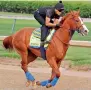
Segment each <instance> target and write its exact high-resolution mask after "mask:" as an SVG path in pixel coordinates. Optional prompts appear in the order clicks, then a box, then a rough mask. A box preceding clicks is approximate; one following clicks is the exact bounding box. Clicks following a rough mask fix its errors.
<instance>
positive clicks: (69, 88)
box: [0, 59, 91, 90]
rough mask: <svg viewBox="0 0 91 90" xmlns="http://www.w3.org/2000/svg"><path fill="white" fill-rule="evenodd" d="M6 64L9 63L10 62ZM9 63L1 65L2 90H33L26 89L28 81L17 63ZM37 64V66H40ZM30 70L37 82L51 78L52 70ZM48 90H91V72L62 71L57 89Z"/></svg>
mask: <svg viewBox="0 0 91 90" xmlns="http://www.w3.org/2000/svg"><path fill="white" fill-rule="evenodd" d="M0 60H1V59H0ZM1 61H2V60H1ZM6 62H8V63H9V62H10V61H6ZM15 62H17V61H15ZM18 62H19V61H18ZM8 63H7V65H6V64H5V63H4V62H3V61H2V63H1V64H0V90H31V87H28V88H26V87H25V82H26V79H25V75H24V72H23V71H22V70H21V68H20V66H19V65H16V64H15V63H12V64H11V65H10V64H8ZM37 64H38V63H36V66H38V65H37ZM29 70H30V71H32V74H33V75H34V76H35V78H36V80H45V79H48V78H49V77H50V73H49V72H50V69H48V68H41V67H40V68H39V70H40V71H39V70H38V68H34V67H33V68H29ZM46 70H47V71H46ZM36 71H37V73H36ZM44 71H45V73H44ZM35 90H47V88H45V87H37V88H36V89H35ZM48 90H91V72H74V71H67V70H65V69H62V76H61V78H60V80H59V82H58V83H57V85H56V86H55V87H53V88H50V89H48Z"/></svg>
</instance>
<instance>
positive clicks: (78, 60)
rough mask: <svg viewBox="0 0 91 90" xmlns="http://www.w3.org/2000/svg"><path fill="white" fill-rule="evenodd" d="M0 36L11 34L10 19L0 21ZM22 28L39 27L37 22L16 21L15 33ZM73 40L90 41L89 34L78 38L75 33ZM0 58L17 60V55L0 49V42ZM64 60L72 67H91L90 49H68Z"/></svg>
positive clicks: (88, 25) (0, 43)
mask: <svg viewBox="0 0 91 90" xmlns="http://www.w3.org/2000/svg"><path fill="white" fill-rule="evenodd" d="M0 21H1V22H0V35H10V34H12V31H11V28H12V23H13V20H12V19H0ZM85 24H86V26H87V27H88V29H89V30H90V29H91V26H90V25H91V24H90V23H85ZM23 27H40V25H39V24H38V22H37V21H35V20H17V21H16V26H15V32H16V31H17V30H19V29H21V28H23ZM73 39H75V40H88V41H90V40H91V32H89V34H88V36H85V37H83V36H79V35H78V33H75V35H74V36H73ZM0 57H12V58H19V55H18V54H17V53H16V52H9V51H6V50H5V49H4V48H2V42H0ZM65 59H66V60H70V61H71V62H72V65H76V66H77V65H91V48H80V47H70V48H69V49H68V51H67V55H66V57H65Z"/></svg>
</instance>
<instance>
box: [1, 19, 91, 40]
mask: <svg viewBox="0 0 91 90" xmlns="http://www.w3.org/2000/svg"><path fill="white" fill-rule="evenodd" d="M0 21H1V22H0V35H1V36H2V35H10V34H12V24H13V22H14V20H13V19H0ZM85 24H86V26H87V27H88V29H89V30H91V27H90V25H91V23H89V22H86V23H85ZM23 27H40V25H39V23H38V22H37V21H35V20H16V25H15V30H14V32H16V31H17V30H19V29H21V28H23ZM72 39H74V40H87V41H91V32H89V34H88V35H87V36H84V37H83V36H80V35H79V34H78V33H77V32H76V33H75V34H74V36H73V38H72Z"/></svg>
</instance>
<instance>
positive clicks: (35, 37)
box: [29, 28, 55, 50]
mask: <svg viewBox="0 0 91 90" xmlns="http://www.w3.org/2000/svg"><path fill="white" fill-rule="evenodd" d="M54 33H55V30H50V33H49V35H48V36H47V38H46V40H45V42H44V48H45V50H46V49H47V48H48V45H49V42H50V41H51V39H52V36H53V34H54ZM40 45H41V29H40V28H37V29H35V30H34V31H33V33H32V35H31V37H30V43H29V46H30V47H32V48H40Z"/></svg>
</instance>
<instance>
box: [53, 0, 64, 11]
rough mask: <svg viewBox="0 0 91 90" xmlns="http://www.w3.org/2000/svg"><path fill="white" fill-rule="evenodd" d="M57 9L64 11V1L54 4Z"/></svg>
mask: <svg viewBox="0 0 91 90" xmlns="http://www.w3.org/2000/svg"><path fill="white" fill-rule="evenodd" d="M54 8H55V9H57V10H58V11H60V12H61V11H64V5H63V3H62V1H59V2H58V3H57V4H56V5H55V6H54Z"/></svg>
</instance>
